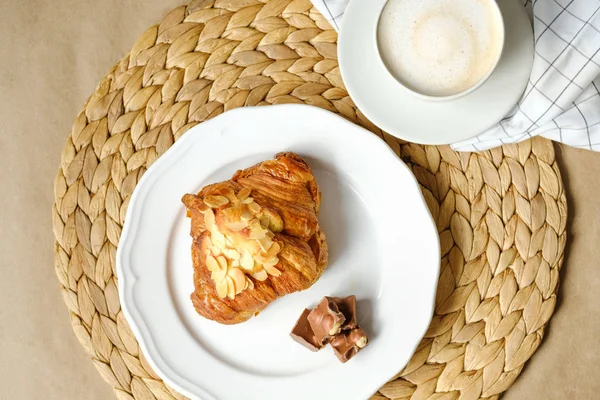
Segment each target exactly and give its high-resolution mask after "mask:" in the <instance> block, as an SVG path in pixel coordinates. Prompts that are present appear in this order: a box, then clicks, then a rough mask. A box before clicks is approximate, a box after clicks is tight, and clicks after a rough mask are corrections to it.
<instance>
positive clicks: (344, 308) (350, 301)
mask: <svg viewBox="0 0 600 400" xmlns="http://www.w3.org/2000/svg"><path fill="white" fill-rule="evenodd" d="M328 298H329V299H331V300H332V301H333V302H334V303H335V304H336V305H337V306H338V309H339V310H340V311H341V313H342V314H344V317H345V318H346V320H345V321H344V323H343V324H342V330H343V331H345V330H349V329H354V328H356V327H357V326H358V322H357V320H356V296H354V295H352V296H348V297H328Z"/></svg>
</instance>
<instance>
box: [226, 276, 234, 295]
mask: <svg viewBox="0 0 600 400" xmlns="http://www.w3.org/2000/svg"><path fill="white" fill-rule="evenodd" d="M225 281H226V282H227V297H229V298H230V299H231V300H233V299H234V298H235V285H234V284H233V279H231V277H230V276H227V277H225Z"/></svg>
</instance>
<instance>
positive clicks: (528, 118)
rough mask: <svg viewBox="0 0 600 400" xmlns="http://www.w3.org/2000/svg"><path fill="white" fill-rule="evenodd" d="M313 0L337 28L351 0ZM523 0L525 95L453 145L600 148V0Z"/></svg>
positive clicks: (457, 147) (462, 147) (475, 148)
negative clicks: (534, 143)
mask: <svg viewBox="0 0 600 400" xmlns="http://www.w3.org/2000/svg"><path fill="white" fill-rule="evenodd" d="M353 1H365V0H353ZM499 1H514V0H499ZM521 1H523V0H521ZM312 2H313V4H314V5H315V7H316V8H317V9H318V10H319V11H320V12H321V13H322V14H323V15H324V16H325V18H327V20H328V21H329V22H330V23H331V25H332V26H333V27H334V28H335V29H336V30H339V28H340V26H341V24H342V19H343V15H344V10H345V9H346V6H347V5H348V0H312ZM523 3H524V5H525V7H527V9H528V11H529V15H530V17H531V19H532V21H533V31H534V43H535V55H534V60H533V69H532V72H531V76H530V79H529V83H528V84H527V88H526V89H525V92H524V94H523V97H522V98H521V100H520V101H519V103H518V104H517V105H516V106H515V107H514V109H513V110H512V111H511V112H510V113H509V114H508V115H507V116H506V117H505V118H503V119H502V120H501V121H500V122H499V123H498V124H496V125H494V126H493V127H491V128H490V129H488V130H486V131H485V132H483V133H481V134H480V135H478V136H476V137H474V138H472V139H468V140H465V141H462V142H458V143H454V144H452V147H453V148H454V149H455V150H459V151H481V150H486V149H489V148H493V147H497V146H502V145H503V144H507V143H516V142H520V141H522V140H525V139H528V138H531V137H533V136H537V135H540V136H543V137H546V138H548V139H552V140H555V141H557V142H561V143H565V144H567V145H570V146H573V147H578V148H584V149H589V150H595V151H600V0H534V1H530V0H526V1H523Z"/></svg>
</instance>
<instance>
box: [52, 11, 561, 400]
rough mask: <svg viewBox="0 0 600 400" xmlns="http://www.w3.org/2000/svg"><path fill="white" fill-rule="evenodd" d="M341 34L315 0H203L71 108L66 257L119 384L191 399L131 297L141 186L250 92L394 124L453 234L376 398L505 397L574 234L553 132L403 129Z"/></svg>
mask: <svg viewBox="0 0 600 400" xmlns="http://www.w3.org/2000/svg"><path fill="white" fill-rule="evenodd" d="M336 41H337V34H336V33H335V31H334V30H332V29H331V27H330V25H329V24H328V23H327V21H326V20H325V19H324V18H323V17H322V16H321V15H320V14H319V13H318V12H317V11H316V10H315V9H314V8H312V5H311V3H310V1H309V0H270V1H266V0H261V1H259V0H220V1H219V0H196V1H193V2H192V3H191V4H189V5H188V6H186V7H180V8H177V9H175V10H173V11H172V12H170V13H169V14H168V15H167V16H166V17H165V19H164V20H163V21H162V22H161V23H160V24H159V25H157V26H153V27H152V28H150V29H148V30H147V31H146V32H145V33H144V34H143V35H142V36H141V37H140V38H139V40H138V41H137V42H136V43H135V45H134V46H133V49H132V50H131V53H130V54H129V55H128V56H126V57H125V58H124V59H123V60H122V61H121V62H120V63H118V64H117V65H116V66H115V67H114V68H113V69H112V70H111V71H110V73H109V74H108V75H107V76H106V77H105V78H104V79H103V80H102V81H101V82H100V84H99V85H98V87H97V89H96V91H95V93H94V94H93V95H92V97H91V98H90V99H89V100H88V102H87V104H86V105H85V107H84V110H83V111H82V112H81V113H80V114H79V116H78V117H77V119H76V120H75V123H74V125H73V128H72V131H71V134H70V135H69V138H68V141H67V144H66V146H65V148H64V150H63V153H62V159H61V166H60V170H59V173H58V176H57V178H56V182H55V185H54V190H55V198H56V202H55V205H54V208H53V225H54V234H55V236H56V242H57V244H56V252H55V258H56V261H55V268H56V274H57V276H58V278H59V280H60V283H61V285H62V293H63V296H64V300H65V302H66V304H67V306H68V307H69V309H70V311H71V312H70V315H71V323H72V325H73V329H74V331H75V333H76V335H77V337H78V338H79V340H80V342H81V343H82V345H83V346H84V347H85V349H86V350H87V351H88V352H89V354H90V355H91V357H92V361H93V362H94V364H95V366H96V367H97V369H98V371H99V372H100V374H101V375H102V377H103V378H104V379H105V380H106V381H107V382H108V383H109V384H110V385H112V386H113V387H114V391H115V393H116V395H117V397H118V398H120V399H154V398H156V399H173V398H178V399H180V398H183V396H181V395H179V394H177V393H176V392H175V391H174V390H172V389H170V388H168V387H167V386H165V384H164V383H163V382H162V381H161V379H160V378H159V377H158V376H157V375H156V374H155V373H154V372H153V371H152V369H151V368H150V366H149V365H148V363H147V362H146V360H145V359H144V356H143V355H142V353H141V352H140V349H139V346H138V343H137V341H136V339H135V337H134V336H133V334H132V332H131V330H130V328H129V326H128V324H127V321H126V320H125V317H124V316H123V313H122V312H121V308H120V305H119V293H118V290H117V276H116V269H115V251H116V248H117V244H118V242H119V236H120V233H121V227H122V226H123V220H124V218H125V212H126V209H127V205H128V203H129V199H130V196H131V194H132V192H133V189H134V188H135V185H136V183H137V182H138V180H139V179H140V177H141V176H142V174H143V173H144V171H146V169H147V168H148V166H149V165H150V164H152V163H153V162H154V161H155V160H156V159H157V157H159V156H160V155H161V154H163V153H164V152H165V150H167V149H168V148H169V146H171V145H172V144H173V142H174V140H177V138H179V137H180V136H181V135H183V134H184V133H185V132H186V131H187V130H188V129H189V128H191V127H192V126H194V125H195V124H197V123H199V122H202V121H204V120H206V119H209V118H211V117H214V116H216V115H218V114H221V113H222V112H224V111H227V110H229V109H232V108H235V107H242V106H255V105H267V104H279V103H306V104H311V105H315V106H318V107H322V108H325V109H327V110H330V111H333V112H336V113H339V114H341V115H343V116H344V117H346V118H347V119H349V120H351V121H353V122H355V123H357V124H360V125H362V126H364V127H366V128H368V129H370V130H371V131H373V132H374V133H375V134H377V135H379V136H381V137H383V138H384V139H385V140H386V142H387V143H388V144H389V145H390V146H391V147H392V148H393V149H394V151H395V152H396V153H397V154H398V155H399V156H400V157H401V158H402V159H403V160H404V161H405V162H406V163H407V164H408V165H409V166H410V167H411V168H412V170H413V172H414V174H415V175H416V176H417V179H418V181H419V183H420V184H421V186H422V189H423V193H424V195H425V199H426V201H427V204H428V206H429V209H430V210H431V213H432V214H433V217H434V219H435V221H436V222H437V227H438V230H439V235H440V240H441V247H442V260H441V270H440V271H441V276H440V283H439V288H438V293H437V299H436V308H435V316H434V318H433V322H432V323H431V326H430V328H429V330H428V331H427V334H426V335H425V338H424V339H423V341H422V342H421V344H420V345H419V347H418V349H417V351H416V353H415V354H414V356H413V358H412V360H411V361H410V362H409V364H408V365H407V366H406V367H405V368H404V370H403V371H402V372H401V373H399V375H398V376H397V377H396V378H395V379H394V380H392V381H391V382H389V383H388V384H386V385H385V386H384V387H382V388H381V389H380V390H379V392H378V393H377V394H375V395H374V396H373V399H411V400H421V399H435V400H442V399H443V400H450V399H459V398H460V400H467V399H478V398H491V399H497V398H498V397H499V395H500V394H501V393H502V392H503V391H505V390H506V389H507V388H508V387H509V386H510V385H511V384H512V383H513V382H514V380H515V379H516V378H517V376H518V375H519V373H520V372H521V370H522V368H523V365H524V363H525V362H526V361H527V360H528V359H529V357H531V355H532V354H533V353H534V352H535V350H536V349H537V347H538V346H539V344H540V341H541V340H542V337H543V334H544V327H545V325H546V323H547V322H548V320H549V318H550V316H551V315H552V313H553V311H554V307H555V304H556V292H557V287H558V278H559V268H560V266H561V263H562V260H563V251H564V247H565V241H566V234H565V225H566V217H567V209H566V200H565V194H564V187H563V184H562V180H561V177H560V172H559V169H558V166H557V164H556V160H555V157H554V149H553V146H552V144H551V142H549V141H547V140H544V139H540V138H535V139H533V140H530V141H527V142H523V143H520V144H518V145H508V146H504V147H503V148H498V149H494V150H491V151H487V152H484V153H480V154H460V153H456V152H454V151H452V150H451V149H450V148H449V147H445V146H442V147H432V146H420V145H416V144H408V143H402V142H399V141H397V140H396V139H394V138H392V137H391V136H388V135H386V134H385V133H383V132H381V130H379V129H377V128H376V127H375V126H374V125H373V124H372V123H370V122H369V121H368V120H367V119H366V118H365V117H364V116H363V115H362V114H361V113H360V111H359V110H357V109H356V107H355V106H354V103H353V102H352V100H351V99H350V98H349V96H348V93H347V92H346V90H345V89H344V84H343V82H342V79H341V77H340V72H339V68H338V63H337V60H336V52H337V46H336ZM365 79H368V77H365ZM282 134H285V132H282ZM399 306H401V305H399ZM398 312H402V311H401V307H400V308H399V311H398ZM398 367H399V368H401V367H402V366H401V365H399V366H398Z"/></svg>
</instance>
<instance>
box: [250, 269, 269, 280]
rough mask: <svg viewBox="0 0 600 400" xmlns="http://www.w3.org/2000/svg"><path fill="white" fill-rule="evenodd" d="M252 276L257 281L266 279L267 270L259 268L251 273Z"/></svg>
mask: <svg viewBox="0 0 600 400" xmlns="http://www.w3.org/2000/svg"><path fill="white" fill-rule="evenodd" d="M252 277H253V278H254V279H256V280H257V281H261V282H262V281H266V280H267V278H268V277H269V275H267V272H266V271H265V270H261V271H258V272H255V273H253V274H252Z"/></svg>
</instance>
